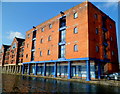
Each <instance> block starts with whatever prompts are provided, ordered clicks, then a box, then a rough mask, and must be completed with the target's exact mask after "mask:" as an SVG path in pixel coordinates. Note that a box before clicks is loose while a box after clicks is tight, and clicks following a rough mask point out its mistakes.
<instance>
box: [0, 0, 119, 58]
mask: <svg viewBox="0 0 120 94" xmlns="http://www.w3.org/2000/svg"><path fill="white" fill-rule="evenodd" d="M106 1H110V0H106ZM80 3H81V2H2V5H1V3H0V5H1V6H2V15H1V16H2V21H1V22H2V23H1V24H2V28H0V30H1V32H2V34H0V35H2V36H0V38H1V37H2V42H0V46H1V45H2V44H8V45H10V44H11V42H12V41H13V38H14V37H15V36H16V37H20V38H25V32H26V31H28V30H30V29H31V28H32V26H36V25H39V24H41V23H42V22H44V21H46V20H48V19H50V18H52V17H54V16H56V15H58V14H59V13H60V11H65V10H67V9H69V8H71V7H74V6H76V5H78V4H80ZM92 3H93V4H94V5H96V6H97V7H98V8H99V9H101V10H102V11H103V12H104V13H106V14H107V15H109V16H110V17H111V18H112V19H113V20H115V22H116V28H117V36H118V35H120V32H119V34H118V6H117V4H118V3H116V2H92ZM0 11H1V10H0ZM1 16H0V18H1ZM117 40H118V43H119V45H120V39H117ZM119 49H120V46H119ZM119 54H120V50H119ZM119 58H120V57H119Z"/></svg>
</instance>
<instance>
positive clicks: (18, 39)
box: [15, 37, 25, 42]
mask: <svg viewBox="0 0 120 94" xmlns="http://www.w3.org/2000/svg"><path fill="white" fill-rule="evenodd" d="M15 38H16V40H17V41H20V42H23V41H25V39H23V38H17V37H15Z"/></svg>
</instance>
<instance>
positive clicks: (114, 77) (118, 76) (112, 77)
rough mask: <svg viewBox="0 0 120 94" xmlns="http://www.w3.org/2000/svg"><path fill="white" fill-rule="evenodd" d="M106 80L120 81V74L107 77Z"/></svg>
mask: <svg viewBox="0 0 120 94" xmlns="http://www.w3.org/2000/svg"><path fill="white" fill-rule="evenodd" d="M105 78H106V79H108V80H120V73H112V74H108V75H105Z"/></svg>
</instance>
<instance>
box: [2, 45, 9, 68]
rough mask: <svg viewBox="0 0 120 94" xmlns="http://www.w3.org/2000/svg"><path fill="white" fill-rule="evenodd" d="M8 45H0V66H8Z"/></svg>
mask: <svg viewBox="0 0 120 94" xmlns="http://www.w3.org/2000/svg"><path fill="white" fill-rule="evenodd" d="M9 47H10V46H9V45H2V47H1V49H0V66H3V65H4V64H8V62H9V61H8V60H9Z"/></svg>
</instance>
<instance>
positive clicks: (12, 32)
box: [7, 31, 24, 40]
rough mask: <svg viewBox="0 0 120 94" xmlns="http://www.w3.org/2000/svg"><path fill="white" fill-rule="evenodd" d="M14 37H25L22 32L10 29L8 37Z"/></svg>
mask: <svg viewBox="0 0 120 94" xmlns="http://www.w3.org/2000/svg"><path fill="white" fill-rule="evenodd" d="M14 37H18V38H24V35H23V34H22V33H21V32H17V31H16V32H14V31H10V32H9V33H8V37H7V38H8V39H10V40H12V39H14Z"/></svg>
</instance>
